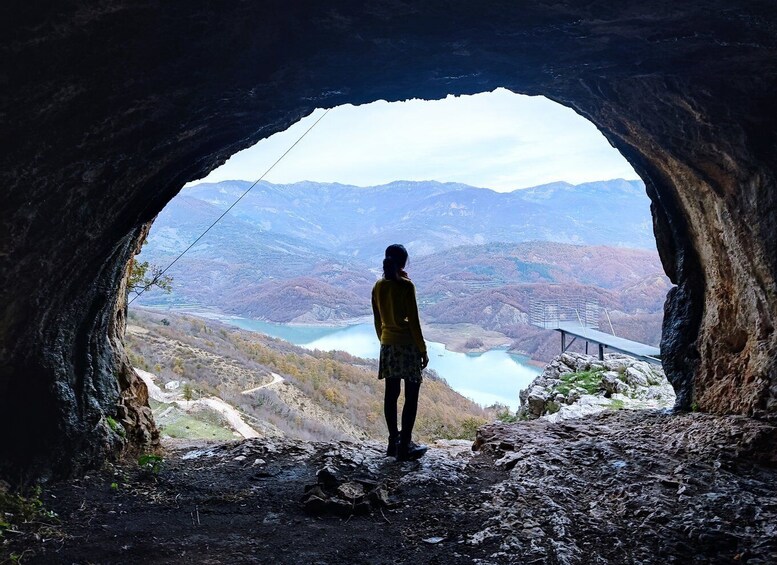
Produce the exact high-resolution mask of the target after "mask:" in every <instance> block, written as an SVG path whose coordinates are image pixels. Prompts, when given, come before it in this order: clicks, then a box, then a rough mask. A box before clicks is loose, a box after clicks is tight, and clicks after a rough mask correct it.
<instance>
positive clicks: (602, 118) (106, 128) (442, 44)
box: [0, 0, 777, 480]
mask: <svg viewBox="0 0 777 565" xmlns="http://www.w3.org/2000/svg"><path fill="white" fill-rule="evenodd" d="M33 6H34V4H30V5H29V6H22V5H18V6H17V7H15V8H13V9H11V10H8V12H11V13H10V14H7V15H6V17H5V18H4V25H3V26H2V27H3V28H4V29H3V33H2V40H1V41H2V43H1V45H2V51H3V54H4V63H3V66H2V69H0V83H2V85H3V88H2V94H0V97H1V98H0V99H1V100H2V102H1V106H0V108H1V109H0V115H1V116H2V122H3V128H2V129H3V133H2V137H3V151H2V154H0V160H2V168H1V172H0V178H1V179H2V186H3V191H2V210H3V217H2V223H1V224H0V352H1V353H2V356H1V360H0V462H2V463H0V466H2V471H0V472H1V473H2V474H4V475H6V476H8V477H12V478H13V480H19V478H20V477H21V478H22V480H23V478H24V477H38V476H46V475H51V474H53V475H65V474H68V473H72V472H77V471H78V470H79V469H82V468H84V467H85V466H89V465H93V464H95V463H96V462H98V461H100V460H101V458H102V457H103V456H105V455H106V454H108V453H111V452H114V451H115V450H116V449H117V448H118V446H119V445H120V444H121V443H122V442H121V440H120V438H119V437H118V436H117V435H116V434H115V433H112V432H111V431H110V427H111V426H110V425H108V424H107V423H106V422H107V421H106V419H105V417H106V415H111V416H112V417H114V418H117V419H119V420H122V421H123V422H124V424H125V427H126V429H127V431H128V432H129V434H130V437H131V439H132V440H133V441H134V442H139V441H147V440H149V439H152V435H153V432H152V431H151V430H152V428H153V426H152V425H151V424H150V416H149V414H148V412H147V410H145V409H144V408H143V405H144V404H145V399H144V396H143V395H144V389H143V387H142V385H137V384H136V383H134V381H133V379H132V377H131V372H130V371H128V369H127V366H126V363H125V362H124V361H123V353H122V349H121V329H122V319H121V318H122V312H123V304H122V300H121V295H122V290H121V281H122V279H123V275H124V272H125V269H126V264H127V261H128V259H129V258H130V256H131V253H132V250H133V249H134V246H135V245H136V242H137V241H138V238H139V236H140V235H141V233H142V230H143V229H144V225H146V224H147V223H148V222H150V221H151V220H152V219H153V218H154V216H155V215H156V214H157V213H158V212H159V211H160V210H161V209H162V207H163V206H164V205H165V203H166V202H167V201H169V200H170V198H172V197H173V195H174V194H175V193H176V192H177V191H178V190H179V189H180V187H181V186H182V185H183V184H184V183H185V182H186V181H188V180H190V179H193V178H197V177H200V176H203V175H204V173H206V172H207V171H209V170H211V169H212V168H214V167H215V166H217V165H219V164H220V163H222V162H223V161H224V160H225V159H227V158H228V157H229V156H230V155H231V154H233V153H235V152H236V151H238V150H240V149H243V148H245V147H247V146H249V145H251V144H253V143H254V142H256V141H258V140H259V139H261V138H264V137H266V136H268V135H270V134H272V133H274V132H276V131H280V130H283V129H285V128H286V127H287V126H289V125H290V124H291V123H293V122H294V121H296V120H298V119H299V118H300V117H302V116H304V115H306V114H307V113H309V112H310V111H312V110H313V109H314V108H315V107H319V106H320V107H331V106H335V105H338V104H344V103H354V104H359V103H365V102H369V101H373V100H376V99H386V100H398V99H405V98H408V97H422V98H428V99H432V98H441V97H444V96H446V95H448V94H471V93H476V92H482V91H485V90H491V89H493V88H496V87H499V86H502V87H506V88H508V89H510V90H513V91H515V92H520V93H525V94H543V95H545V96H548V97H549V98H552V99H554V100H556V101H558V102H560V103H562V104H565V105H567V106H570V107H572V108H574V109H575V110H576V111H577V112H579V113H580V114H582V115H583V116H585V117H587V118H588V119H589V120H591V121H592V122H593V123H594V124H596V125H597V127H599V129H600V130H601V131H602V132H603V133H604V134H605V136H606V137H607V138H608V139H609V140H610V142H611V143H612V144H613V145H615V146H616V147H617V148H618V149H619V150H620V151H621V152H622V153H623V154H624V155H625V156H626V157H627V159H629V161H630V162H631V163H632V165H633V166H634V167H635V169H636V170H637V172H638V173H639V174H640V176H641V177H642V178H643V179H644V180H645V183H646V185H647V190H648V193H649V195H650V197H651V200H652V210H653V216H654V226H655V233H656V238H657V242H658V248H659V252H660V254H661V258H662V261H663V264H664V268H665V270H666V272H667V274H668V275H669V276H670V278H671V279H672V281H673V282H674V283H675V285H676V288H675V289H673V290H672V292H671V293H670V295H669V297H668V299H667V303H666V314H667V315H666V322H665V327H664V335H663V343H662V346H663V348H664V353H665V358H666V362H665V364H666V368H667V371H668V374H669V375H670V376H671V379H672V382H673V384H674V385H675V388H676V389H677V391H678V393H679V404H680V405H681V407H683V408H689V407H691V406H692V405H694V406H698V408H700V409H702V410H709V411H714V412H733V413H741V414H750V415H753V414H756V415H757V414H763V413H771V414H774V413H775V412H776V411H777V338H775V333H774V324H775V318H777V290H776V288H775V275H776V274H777V246H775V245H774V238H775V234H777V207H776V204H777V203H776V201H775V199H776V198H777V196H776V195H777V191H776V190H775V171H776V167H777V165H776V163H777V113H775V112H774V111H773V101H774V92H775V86H777V80H776V79H777V39H775V38H777V14H776V13H775V10H774V9H773V7H772V6H771V5H770V2H768V1H763V2H746V3H745V2H742V3H741V6H738V5H736V3H733V4H732V2H730V1H725V2H724V1H722V0H704V1H702V0H691V1H688V2H683V3H681V4H674V3H666V2H662V1H659V0H642V1H640V2H636V1H631V0H627V1H624V2H618V3H609V2H604V1H599V2H597V1H594V2H585V3H583V2H576V1H561V2H556V1H554V2H550V1H545V0H536V1H532V2H526V3H516V2H508V1H497V2H489V3H487V4H482V3H478V2H464V1H455V2H443V1H431V2H423V3H417V2H409V1H407V2H406V1H402V0H367V1H364V0H340V1H332V2H326V3H322V2H314V1H312V0H301V1H297V2H292V3H289V2H285V1H282V0H272V1H268V2H261V3H252V2H245V3H237V2H217V3H206V2H191V1H188V0H187V1H182V0H170V1H165V2H156V1H152V2H148V3H142V4H139V3H127V4H125V3H122V2H118V1H113V0H108V1H88V0H76V1H75V2H70V3H67V4H61V3H58V4H57V3H55V4H52V5H51V6H50V7H49V8H48V9H45V10H43V9H40V8H38V9H36V8H34V7H33Z"/></svg>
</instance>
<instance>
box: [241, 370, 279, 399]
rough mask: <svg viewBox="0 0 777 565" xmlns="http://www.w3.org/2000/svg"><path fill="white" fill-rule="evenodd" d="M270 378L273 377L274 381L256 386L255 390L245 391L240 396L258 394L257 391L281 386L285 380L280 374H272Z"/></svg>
mask: <svg viewBox="0 0 777 565" xmlns="http://www.w3.org/2000/svg"><path fill="white" fill-rule="evenodd" d="M270 376H271V377H272V380H271V381H270V382H269V383H265V384H263V385H259V386H255V387H254V388H249V389H248V390H244V391H243V392H241V393H240V394H251V393H252V392H256V391H257V390H262V389H263V388H269V387H271V386H275V385H279V384H281V383H282V382H283V381H284V378H283V377H282V376H280V375H279V374H278V373H270Z"/></svg>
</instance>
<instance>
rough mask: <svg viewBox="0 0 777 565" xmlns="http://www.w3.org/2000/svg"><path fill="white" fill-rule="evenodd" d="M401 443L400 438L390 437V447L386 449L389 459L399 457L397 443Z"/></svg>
mask: <svg viewBox="0 0 777 565" xmlns="http://www.w3.org/2000/svg"><path fill="white" fill-rule="evenodd" d="M398 441H399V437H398V436H389V439H388V447H386V456H388V457H396V456H397V442H398Z"/></svg>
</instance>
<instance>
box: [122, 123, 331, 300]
mask: <svg viewBox="0 0 777 565" xmlns="http://www.w3.org/2000/svg"><path fill="white" fill-rule="evenodd" d="M329 110H331V108H327V109H326V111H325V112H324V113H323V114H322V115H321V117H320V118H318V119H317V120H316V121H315V122H313V125H312V126H310V127H309V128H308V129H306V130H305V133H303V134H302V135H301V136H299V138H298V139H297V141H295V142H294V143H293V144H292V145H291V147H289V148H288V149H287V150H286V151H284V153H283V155H281V156H280V157H278V159H276V161H275V162H274V163H273V164H272V165H270V167H269V168H268V169H267V170H266V171H265V172H264V173H263V174H262V176H261V177H259V178H258V179H256V180H255V181H254V184H252V185H251V186H249V187H248V189H247V190H246V191H245V192H244V193H243V194H241V195H240V197H239V198H238V199H237V200H235V201H234V202H233V203H232V204H231V205H230V206H229V208H227V209H226V210H224V212H223V213H222V214H221V216H219V217H218V218H216V220H215V221H214V222H213V223H212V224H211V225H209V226H208V228H207V229H206V230H205V231H204V232H202V233H201V234H200V235H199V237H197V239H195V240H194V241H193V242H192V243H191V245H189V247H187V248H186V249H184V250H183V251H181V253H180V254H179V255H178V257H176V258H175V259H173V260H172V261H171V262H170V264H169V265H168V266H167V267H165V268H164V269H162V271H161V272H160V273H159V274H158V275H157V276H158V277H161V276H162V275H164V274H165V273H166V272H167V270H168V269H169V268H170V267H172V266H173V265H175V264H176V263H177V262H178V260H179V259H180V258H181V257H183V256H184V255H185V254H186V252H187V251H189V250H190V249H191V248H192V247H194V246H195V245H197V242H198V241H200V240H201V239H202V238H203V237H205V234H206V233H208V232H209V231H210V230H211V228H213V226H215V225H216V224H218V223H219V222H220V221H221V219H222V218H223V217H224V216H226V215H227V214H228V213H229V211H230V210H231V209H232V208H234V207H235V206H236V205H237V203H238V202H240V201H241V200H242V199H243V197H244V196H245V195H246V194H248V193H249V192H251V189H252V188H254V187H255V186H256V185H257V184H259V182H261V180H262V179H264V177H266V176H267V175H268V173H269V172H270V171H272V170H273V169H274V168H275V165H277V164H278V163H280V162H281V160H282V159H283V158H284V157H285V156H286V155H288V154H289V152H290V151H291V150H292V149H294V148H295V147H296V146H297V144H298V143H299V142H300V141H302V140H303V139H304V137H305V136H306V135H307V134H308V133H310V130H312V129H313V128H314V127H316V126H317V125H318V122H320V121H321V120H323V119H324V116H326V115H327V114H328V113H329ZM148 288H149V287H148V286H146V287H144V288H143V289H141V291H140V292H139V293H137V294H136V295H135V296H134V297H132V300H130V301H129V302H128V303H127V306H129V305H130V304H132V303H133V302H135V299H137V298H139V297H140V296H141V295H142V294H143V293H144V292H146V290H148Z"/></svg>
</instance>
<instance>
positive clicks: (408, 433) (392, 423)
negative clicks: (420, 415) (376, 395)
mask: <svg viewBox="0 0 777 565" xmlns="http://www.w3.org/2000/svg"><path fill="white" fill-rule="evenodd" d="M401 380H404V381H405V405H404V406H403V407H402V441H410V438H411V437H412V434H413V425H414V424H415V415H416V412H417V411H418V393H419V391H420V390H421V383H420V382H416V383H413V382H410V381H408V380H406V379H385V381H386V396H385V397H384V398H383V412H384V413H385V415H386V425H387V426H388V431H389V436H390V437H392V438H393V437H397V436H398V435H399V430H398V428H397V401H398V400H399V390H400V383H399V381H401Z"/></svg>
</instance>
